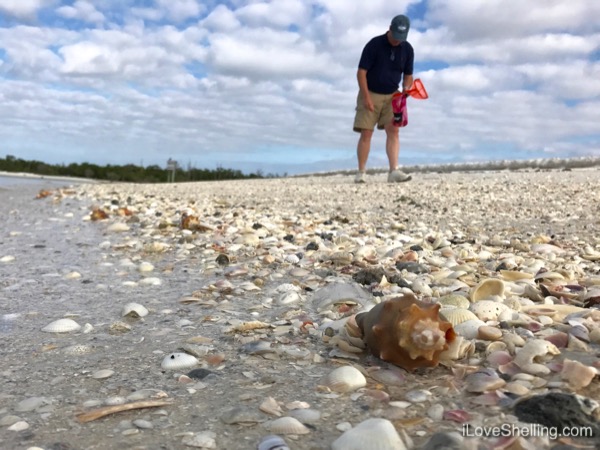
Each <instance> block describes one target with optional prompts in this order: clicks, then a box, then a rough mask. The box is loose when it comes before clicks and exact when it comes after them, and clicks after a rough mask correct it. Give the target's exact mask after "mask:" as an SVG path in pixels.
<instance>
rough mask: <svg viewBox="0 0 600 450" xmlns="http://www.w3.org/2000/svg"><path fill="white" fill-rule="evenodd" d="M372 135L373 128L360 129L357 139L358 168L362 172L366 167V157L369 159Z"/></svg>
mask: <svg viewBox="0 0 600 450" xmlns="http://www.w3.org/2000/svg"><path fill="white" fill-rule="evenodd" d="M372 137H373V130H361V131H360V138H359V139H358V145H357V147H356V155H357V157H358V170H359V171H360V172H364V171H365V169H366V168H367V159H369V152H370V151H371V138H372Z"/></svg>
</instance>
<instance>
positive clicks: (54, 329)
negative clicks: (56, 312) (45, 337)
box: [42, 319, 81, 333]
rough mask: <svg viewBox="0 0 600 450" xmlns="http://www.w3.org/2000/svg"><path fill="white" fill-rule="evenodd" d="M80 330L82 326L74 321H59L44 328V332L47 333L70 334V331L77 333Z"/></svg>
mask: <svg viewBox="0 0 600 450" xmlns="http://www.w3.org/2000/svg"><path fill="white" fill-rule="evenodd" d="M80 328H81V325H79V324H78V323H77V322H75V321H74V320H73V319H58V320H55V321H54V322H51V323H49V324H48V325H46V326H45V327H44V328H42V331H45V332H46V333H69V332H70V331H77V330H79V329H80Z"/></svg>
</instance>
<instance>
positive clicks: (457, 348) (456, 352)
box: [440, 335, 475, 361]
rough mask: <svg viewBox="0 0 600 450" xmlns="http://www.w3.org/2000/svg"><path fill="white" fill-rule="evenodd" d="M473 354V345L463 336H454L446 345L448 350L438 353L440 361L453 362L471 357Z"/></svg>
mask: <svg viewBox="0 0 600 450" xmlns="http://www.w3.org/2000/svg"><path fill="white" fill-rule="evenodd" d="M474 352H475V344H474V343H473V342H472V341H470V340H467V339H465V338H464V337H463V336H458V335H457V336H456V337H455V338H454V340H453V341H452V342H450V344H449V345H448V349H447V350H444V351H443V352H442V353H440V361H455V360H457V359H463V358H465V357H467V356H470V355H472V354H473V353H474Z"/></svg>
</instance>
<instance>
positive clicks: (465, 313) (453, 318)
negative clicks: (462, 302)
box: [440, 308, 477, 327]
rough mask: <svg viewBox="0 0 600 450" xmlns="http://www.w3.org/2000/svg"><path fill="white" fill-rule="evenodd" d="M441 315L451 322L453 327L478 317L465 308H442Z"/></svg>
mask: <svg viewBox="0 0 600 450" xmlns="http://www.w3.org/2000/svg"><path fill="white" fill-rule="evenodd" d="M440 315H441V317H443V318H444V319H446V320H447V321H448V322H450V323H451V324H452V326H453V327H455V326H456V325H458V324H459V323H463V322H466V321H467V320H473V319H477V316H476V315H475V313H473V312H472V311H469V310H468V309H464V308H442V309H440Z"/></svg>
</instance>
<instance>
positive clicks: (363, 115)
mask: <svg viewBox="0 0 600 450" xmlns="http://www.w3.org/2000/svg"><path fill="white" fill-rule="evenodd" d="M370 94H371V101H372V102H373V106H374V107H375V111H369V110H368V109H367V108H366V106H365V103H364V100H363V96H362V95H361V94H360V92H359V93H358V97H357V99H356V116H355V117H354V131H356V132H359V133H360V131H361V130H374V129H375V125H377V128H378V129H380V130H383V129H384V128H385V126H386V125H387V124H389V123H391V122H392V120H394V111H393V110H392V95H394V94H376V93H374V92H370Z"/></svg>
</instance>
